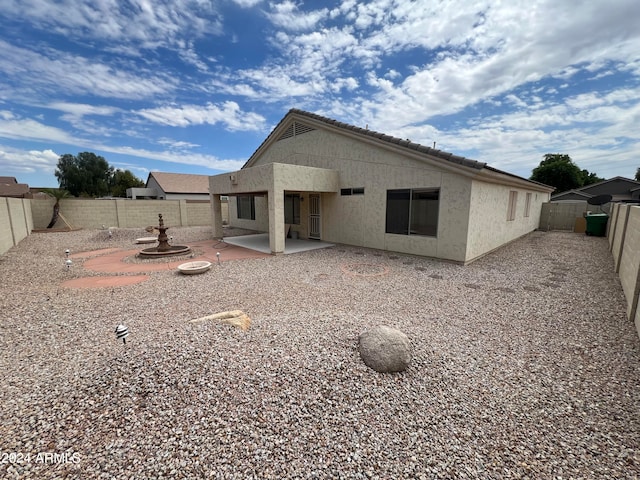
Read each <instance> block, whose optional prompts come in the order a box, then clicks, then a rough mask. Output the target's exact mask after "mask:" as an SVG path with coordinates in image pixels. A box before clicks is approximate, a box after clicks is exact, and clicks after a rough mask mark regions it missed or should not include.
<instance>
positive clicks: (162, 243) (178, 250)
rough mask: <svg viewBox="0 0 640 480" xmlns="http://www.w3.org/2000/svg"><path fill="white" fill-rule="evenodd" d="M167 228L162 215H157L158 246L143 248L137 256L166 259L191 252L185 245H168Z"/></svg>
mask: <svg viewBox="0 0 640 480" xmlns="http://www.w3.org/2000/svg"><path fill="white" fill-rule="evenodd" d="M168 228H169V227H165V226H164V220H162V214H161V213H159V214H158V227H157V229H158V232H160V233H158V245H156V246H155V247H150V248H143V249H142V250H140V252H139V253H138V255H140V256H142V257H167V256H170V255H184V254H186V253H189V252H191V247H188V246H186V245H169V237H167V230H168Z"/></svg>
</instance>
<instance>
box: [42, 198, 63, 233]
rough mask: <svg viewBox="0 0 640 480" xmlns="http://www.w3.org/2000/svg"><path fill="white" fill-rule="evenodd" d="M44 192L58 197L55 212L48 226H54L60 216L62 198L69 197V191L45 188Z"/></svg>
mask: <svg viewBox="0 0 640 480" xmlns="http://www.w3.org/2000/svg"><path fill="white" fill-rule="evenodd" d="M42 191H43V192H44V193H46V194H47V195H49V196H50V197H53V198H55V199H56V203H54V204H53V214H52V215H51V221H50V222H49V225H47V228H53V226H54V225H55V224H56V222H57V221H58V217H59V216H60V200H62V199H63V198H67V197H69V196H70V195H69V192H67V191H66V190H61V189H59V188H45V189H43V190H42Z"/></svg>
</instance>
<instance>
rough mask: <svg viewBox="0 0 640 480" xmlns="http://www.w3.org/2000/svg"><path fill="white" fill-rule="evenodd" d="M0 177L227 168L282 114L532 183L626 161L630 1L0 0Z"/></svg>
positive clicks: (634, 134) (606, 172)
mask: <svg viewBox="0 0 640 480" xmlns="http://www.w3.org/2000/svg"><path fill="white" fill-rule="evenodd" d="M0 25H2V28H0V176H15V177H16V178H17V179H18V181H19V182H21V183H28V184H30V185H31V186H49V187H55V186H57V180H56V178H55V176H54V171H55V167H56V163H57V161H58V157H59V156H60V155H62V154H65V153H71V154H74V155H75V154H77V153H79V152H83V151H90V152H95V153H97V154H99V155H102V156H103V157H105V158H106V159H107V161H108V162H109V164H111V165H113V166H114V167H116V168H121V169H129V170H131V171H132V172H133V173H134V174H135V175H136V176H138V177H139V178H141V179H142V180H145V181H146V179H147V176H148V174H149V172H150V171H164V172H178V173H197V174H206V175H209V174H210V175H215V174H217V173H221V172H225V171H231V170H237V169H239V168H240V167H241V166H242V165H243V164H244V162H245V161H246V160H247V159H248V158H249V157H250V156H251V154H252V153H253V151H254V150H255V149H256V148H257V147H258V146H259V145H260V143H261V142H262V141H263V140H264V138H265V137H266V136H267V135H268V134H269V132H270V131H271V129H272V128H273V127H274V126H275V125H276V124H277V123H278V122H279V121H280V120H281V119H282V117H283V116H284V115H285V114H286V112H287V111H288V110H289V109H290V108H299V109H303V110H307V111H310V112H313V113H317V114H320V115H324V116H327V117H330V118H335V119H337V120H339V121H342V122H346V123H349V124H353V125H357V126H360V127H365V126H367V125H368V126H369V128H370V129H371V130H377V131H379V132H384V133H387V134H390V135H395V136H399V137H402V138H409V139H411V140H412V141H413V142H417V143H422V144H424V145H427V146H432V145H433V142H436V146H437V148H439V149H442V150H445V151H448V152H452V153H454V154H457V155H463V156H466V157H469V158H472V159H474V160H479V161H483V162H487V163H488V164H489V165H491V166H493V167H495V168H499V169H502V170H505V171H507V172H510V173H514V174H517V175H521V176H524V177H529V176H530V174H531V170H532V169H533V168H534V167H535V166H537V165H538V164H539V162H540V160H541V159H542V155H544V154H545V153H566V154H568V155H570V156H571V157H572V159H573V160H574V161H575V162H576V163H577V164H578V165H579V166H580V167H581V168H586V169H587V170H589V171H591V172H595V173H597V174H598V175H599V176H601V177H605V178H610V177H613V176H618V175H619V176H625V177H631V178H633V176H634V175H635V172H636V168H638V167H640V148H639V147H640V28H638V25H640V5H639V4H638V2H637V0H606V1H604V0H584V1H581V0H571V1H569V0H526V1H520V0H511V1H509V2H496V1H495V0H488V1H470V0H451V1H422V0H413V1H411V0H371V1H367V2H356V1H351V0H344V1H320V0H313V1H311V0H307V1H306V2H302V1H263V0H218V1H208V0H173V1H168V0H91V1H83V0H56V1H53V0H0Z"/></svg>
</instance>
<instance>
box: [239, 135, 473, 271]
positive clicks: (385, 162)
mask: <svg viewBox="0 0 640 480" xmlns="http://www.w3.org/2000/svg"><path fill="white" fill-rule="evenodd" d="M282 161H284V162H287V163H292V164H295V165H305V166H313V167H320V168H324V169H328V170H334V171H337V172H339V189H341V188H364V189H365V193H364V195H351V196H342V195H340V193H339V192H338V193H323V194H322V197H321V210H322V239H323V240H325V241H328V242H335V243H344V244H348V245H359V246H364V247H369V248H377V249H383V250H391V251H396V252H404V253H412V254H418V255H424V256H433V257H440V258H446V259H450V260H455V261H464V258H465V240H466V236H467V221H466V217H467V214H468V199H469V196H470V191H471V180H470V179H469V178H465V177H463V176H461V175H457V174H455V173H453V172H452V171H448V170H445V169H439V168H437V167H435V166H430V165H428V164H426V163H425V162H422V161H419V160H415V159H412V158H408V157H406V156H404V155H400V154H398V153H396V152H392V151H389V150H385V149H382V148H380V146H379V145H373V144H369V143H365V142H362V141H360V140H356V139H352V138H348V137H343V136H340V135H335V134H332V133H329V132H325V131H321V130H315V131H313V132H309V133H305V134H304V135H301V136H298V137H294V138H290V139H286V140H281V141H279V142H276V143H274V144H273V145H271V147H270V148H269V149H268V150H267V151H266V152H265V154H264V155H263V157H262V158H260V159H259V161H258V162H256V163H255V166H259V165H266V164H268V163H270V162H282ZM252 168H255V167H252ZM247 170H250V169H247ZM239 173H241V172H239ZM238 178H239V177H238ZM396 188H440V213H439V217H440V222H439V232H438V237H437V238H436V237H425V236H417V235H412V236H409V235H393V234H387V233H385V218H386V195H387V190H389V189H396ZM303 203H304V202H303ZM307 204H308V202H307V203H306V204H305V205H307ZM305 209H307V207H306V206H305ZM301 210H302V209H301ZM305 214H306V215H308V209H307V210H305V211H301V215H305ZM230 218H234V217H233V215H232V214H231V215H230ZM443 219H446V221H442V220H443ZM234 221H235V220H234Z"/></svg>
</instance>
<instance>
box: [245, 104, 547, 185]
mask: <svg viewBox="0 0 640 480" xmlns="http://www.w3.org/2000/svg"><path fill="white" fill-rule="evenodd" d="M292 117H294V118H296V117H297V118H299V119H300V117H302V118H301V120H302V121H304V120H305V119H308V120H311V121H312V122H321V123H323V124H325V125H327V126H330V127H337V128H338V129H340V130H343V131H345V132H349V133H353V134H356V135H358V136H362V137H363V138H369V139H373V140H376V141H380V142H382V143H384V144H388V145H391V146H394V147H396V148H400V149H404V150H406V151H409V152H412V153H418V154H424V155H425V157H427V156H428V157H429V159H430V160H434V159H437V160H443V161H445V162H449V163H451V164H456V165H461V166H463V167H468V168H471V169H474V170H477V171H482V170H485V171H490V172H495V173H497V174H499V175H506V176H508V177H511V178H514V179H517V180H519V181H525V182H528V183H531V184H535V185H538V186H539V187H543V189H547V190H548V191H553V187H550V186H549V185H545V184H543V183H539V182H534V181H533V180H529V179H526V178H523V177H520V176H518V175H513V174H511V173H508V172H504V171H502V170H498V169H496V168H493V167H490V166H488V165H487V164H486V163H484V162H478V161H476V160H472V159H469V158H466V157H461V156H459V155H454V154H452V153H449V152H445V151H442V150H438V149H435V148H431V147H427V146H424V145H420V144H419V143H414V142H412V141H410V140H407V139H402V138H398V137H393V136H391V135H386V134H384V133H380V132H376V131H374V130H369V129H367V128H361V127H356V126H354V125H349V124H347V123H343V122H339V121H338V120H333V119H331V118H327V117H323V116H321V115H317V114H315V113H310V112H306V111H304V110H298V109H296V108H292V109H291V110H289V112H287V114H286V115H285V116H284V118H283V119H282V120H280V122H279V123H278V125H276V127H275V128H274V129H273V130H272V132H271V133H270V134H269V136H268V137H267V138H266V139H265V140H264V141H263V142H262V144H261V145H260V146H259V147H258V148H257V149H256V151H255V152H254V153H253V154H252V155H251V157H250V158H249V160H247V162H246V163H245V164H244V165H243V166H242V168H247V167H250V166H251V165H252V164H253V163H254V162H255V161H256V160H257V159H258V157H259V156H260V154H261V153H262V151H264V150H265V149H266V148H267V147H268V145H270V144H271V143H272V142H273V141H276V140H277V139H281V138H286V136H287V135H289V130H293V132H292V134H291V135H294V134H297V133H295V132H296V130H295V129H296V128H298V125H297V124H295V125H292V126H290V127H289V128H287V129H286V130H283V127H284V126H285V125H286V124H288V123H289V122H290V121H292ZM302 128H303V129H304V128H305V126H304V125H302ZM276 136H277V138H275V137H276Z"/></svg>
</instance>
